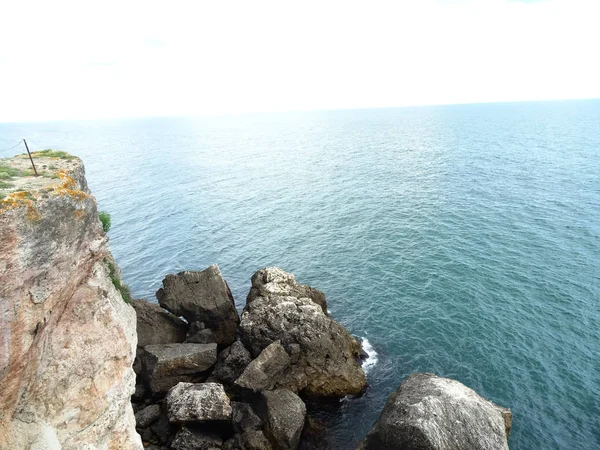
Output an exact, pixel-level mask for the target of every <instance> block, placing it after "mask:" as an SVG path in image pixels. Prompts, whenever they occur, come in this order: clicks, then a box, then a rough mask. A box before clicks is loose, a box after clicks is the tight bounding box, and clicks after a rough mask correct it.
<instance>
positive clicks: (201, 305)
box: [156, 264, 240, 345]
mask: <svg viewBox="0 0 600 450" xmlns="http://www.w3.org/2000/svg"><path fill="white" fill-rule="evenodd" d="M156 298H157V299H158V302H159V303H160V306H162V307H163V308H165V309H167V310H168V311H170V312H172V313H173V314H175V315H176V316H183V317H185V319H186V320H187V321H188V323H190V324H192V323H194V322H201V323H202V324H203V327H200V325H196V327H197V328H199V329H209V330H211V331H212V333H213V336H214V339H215V341H214V342H216V343H217V344H221V345H231V344H232V343H233V341H235V334H236V328H237V325H238V323H239V320H240V319H239V316H238V313H237V310H236V309H235V303H234V301H233V296H232V295H231V291H230V289H229V286H228V285H227V283H226V282H225V280H224V279H223V277H222V276H221V272H220V270H219V267H218V266H217V265H216V264H214V265H212V266H210V267H208V268H207V269H205V270H203V271H201V272H190V271H186V272H180V273H178V274H177V275H167V276H166V277H165V279H164V280H163V287H162V288H160V289H159V290H158V291H157V292H156Z"/></svg>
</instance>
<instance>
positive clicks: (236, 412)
mask: <svg viewBox="0 0 600 450" xmlns="http://www.w3.org/2000/svg"><path fill="white" fill-rule="evenodd" d="M231 411H232V412H231V424H232V425H233V431H235V432H236V433H240V434H241V433H243V432H244V431H250V430H260V429H261V427H262V420H260V417H258V416H257V415H256V413H255V412H254V410H253V409H252V406H250V405H249V404H248V403H241V402H231Z"/></svg>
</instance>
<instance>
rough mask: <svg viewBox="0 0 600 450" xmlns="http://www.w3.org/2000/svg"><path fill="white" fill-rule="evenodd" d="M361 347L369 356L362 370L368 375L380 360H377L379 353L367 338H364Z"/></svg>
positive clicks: (364, 361) (363, 363)
mask: <svg viewBox="0 0 600 450" xmlns="http://www.w3.org/2000/svg"><path fill="white" fill-rule="evenodd" d="M360 345H361V347H362V349H363V351H364V352H365V353H366V354H367V357H366V358H365V359H364V360H363V362H362V369H363V370H364V371H365V374H367V375H368V374H369V370H371V368H373V367H374V366H375V365H376V364H377V362H378V361H379V359H378V358H377V352H376V351H375V349H374V348H373V346H372V345H371V343H370V342H369V340H368V339H367V338H362V340H361V343H360Z"/></svg>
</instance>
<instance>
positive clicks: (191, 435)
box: [171, 426, 223, 450]
mask: <svg viewBox="0 0 600 450" xmlns="http://www.w3.org/2000/svg"><path fill="white" fill-rule="evenodd" d="M222 444H223V441H222V439H221V438H220V437H219V436H218V435H217V434H215V433H210V432H206V431H200V430H196V429H193V428H189V427H186V426H184V427H182V428H181V430H179V431H178V432H177V434H176V435H175V438H174V439H173V442H171V448H172V449H173V450H211V449H215V448H221V445H222Z"/></svg>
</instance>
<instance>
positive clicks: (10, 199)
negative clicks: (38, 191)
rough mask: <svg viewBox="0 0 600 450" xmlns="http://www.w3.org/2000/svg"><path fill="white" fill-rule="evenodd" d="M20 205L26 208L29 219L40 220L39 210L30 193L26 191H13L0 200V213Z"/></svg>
mask: <svg viewBox="0 0 600 450" xmlns="http://www.w3.org/2000/svg"><path fill="white" fill-rule="evenodd" d="M22 206H24V207H26V208H27V218H28V219H29V220H40V219H41V218H42V216H41V215H40V212H39V211H38V210H37V208H36V207H35V206H34V202H33V200H32V199H31V193H30V192H28V191H19V192H13V193H11V194H9V195H8V196H7V197H6V198H4V199H2V200H0V214H2V213H3V212H6V211H9V210H11V209H15V208H20V207H22Z"/></svg>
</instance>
